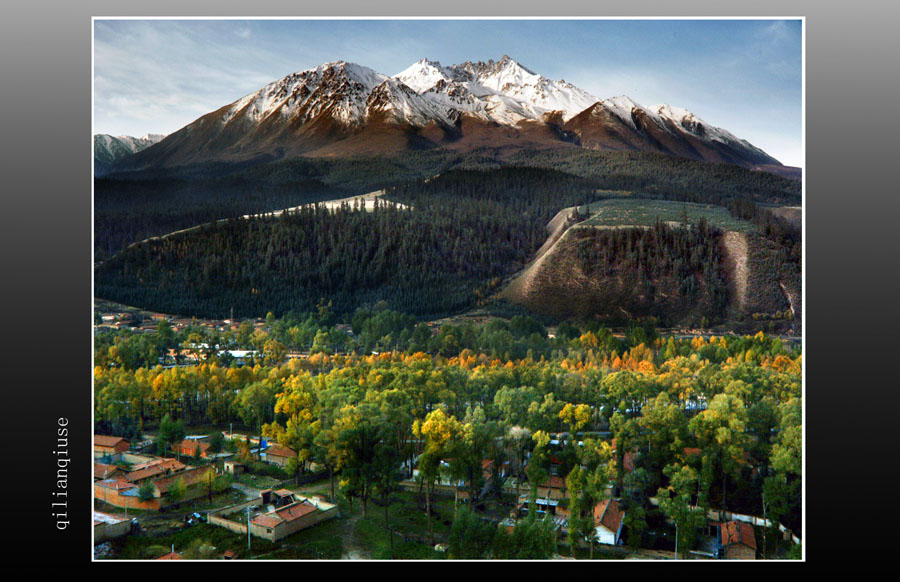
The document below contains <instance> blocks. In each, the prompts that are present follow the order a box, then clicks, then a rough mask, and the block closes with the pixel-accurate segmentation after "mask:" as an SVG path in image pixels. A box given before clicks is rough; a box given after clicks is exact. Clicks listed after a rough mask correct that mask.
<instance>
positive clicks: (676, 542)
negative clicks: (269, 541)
mask: <svg viewBox="0 0 900 582" xmlns="http://www.w3.org/2000/svg"><path fill="white" fill-rule="evenodd" d="M247 531H250V530H249V528H248V529H247ZM675 559H676V560H677V559H678V521H677V520H676V521H675Z"/></svg>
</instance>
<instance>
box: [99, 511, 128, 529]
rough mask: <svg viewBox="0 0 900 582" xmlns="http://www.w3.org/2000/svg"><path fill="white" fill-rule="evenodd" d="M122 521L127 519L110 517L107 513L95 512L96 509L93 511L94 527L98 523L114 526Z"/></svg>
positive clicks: (116, 516)
mask: <svg viewBox="0 0 900 582" xmlns="http://www.w3.org/2000/svg"><path fill="white" fill-rule="evenodd" d="M123 521H128V518H127V517H122V516H120V515H110V514H109V513H103V512H100V511H97V510H96V509H95V510H94V525H97V524H100V523H108V524H110V525H115V524H117V523H122V522H123Z"/></svg>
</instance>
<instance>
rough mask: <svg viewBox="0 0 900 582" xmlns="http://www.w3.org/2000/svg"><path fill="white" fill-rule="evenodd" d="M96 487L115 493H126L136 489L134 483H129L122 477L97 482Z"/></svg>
mask: <svg viewBox="0 0 900 582" xmlns="http://www.w3.org/2000/svg"><path fill="white" fill-rule="evenodd" d="M96 485H100V486H101V487H105V488H107V489H113V490H115V491H126V490H129V489H137V485H135V484H134V483H129V482H128V481H126V480H125V479H123V478H122V477H114V478H112V479H104V480H103V481H97V483H96Z"/></svg>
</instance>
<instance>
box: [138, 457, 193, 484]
mask: <svg viewBox="0 0 900 582" xmlns="http://www.w3.org/2000/svg"><path fill="white" fill-rule="evenodd" d="M136 467H140V468H136ZM184 468H185V464H184V463H181V462H179V461H176V460H175V459H156V460H154V461H151V462H149V463H141V465H135V467H132V469H133V470H131V471H128V472H127V473H125V475H124V477H125V480H126V481H128V482H129V483H141V482H142V481H146V480H147V479H153V478H157V477H166V476H168V475H172V474H174V473H177V472H179V471H182V470H184Z"/></svg>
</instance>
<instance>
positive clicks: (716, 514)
mask: <svg viewBox="0 0 900 582" xmlns="http://www.w3.org/2000/svg"><path fill="white" fill-rule="evenodd" d="M650 503H651V504H652V505H654V506H659V499H657V498H656V497H651V498H650ZM691 509H699V508H698V507H697V506H696V505H695V506H692V507H691ZM706 517H707V518H709V519H713V520H715V521H732V520H734V521H743V522H745V523H749V524H752V525H756V526H760V527H772V525H773V524H774V522H773V521H772V520H770V519H764V518H762V517H758V516H756V515H745V514H743V513H732V512H730V511H726V510H724V509H710V510H708V511H707V512H706ZM778 531H780V532H781V533H782V534H785V535H788V534H789V535H790V538H791V541H792V542H794V543H795V544H797V545H800V538H799V537H797V535H796V534H794V533H793V532H792V531H791V530H789V529H788V528H786V527H784V525H782V524H780V523H779V524H778Z"/></svg>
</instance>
